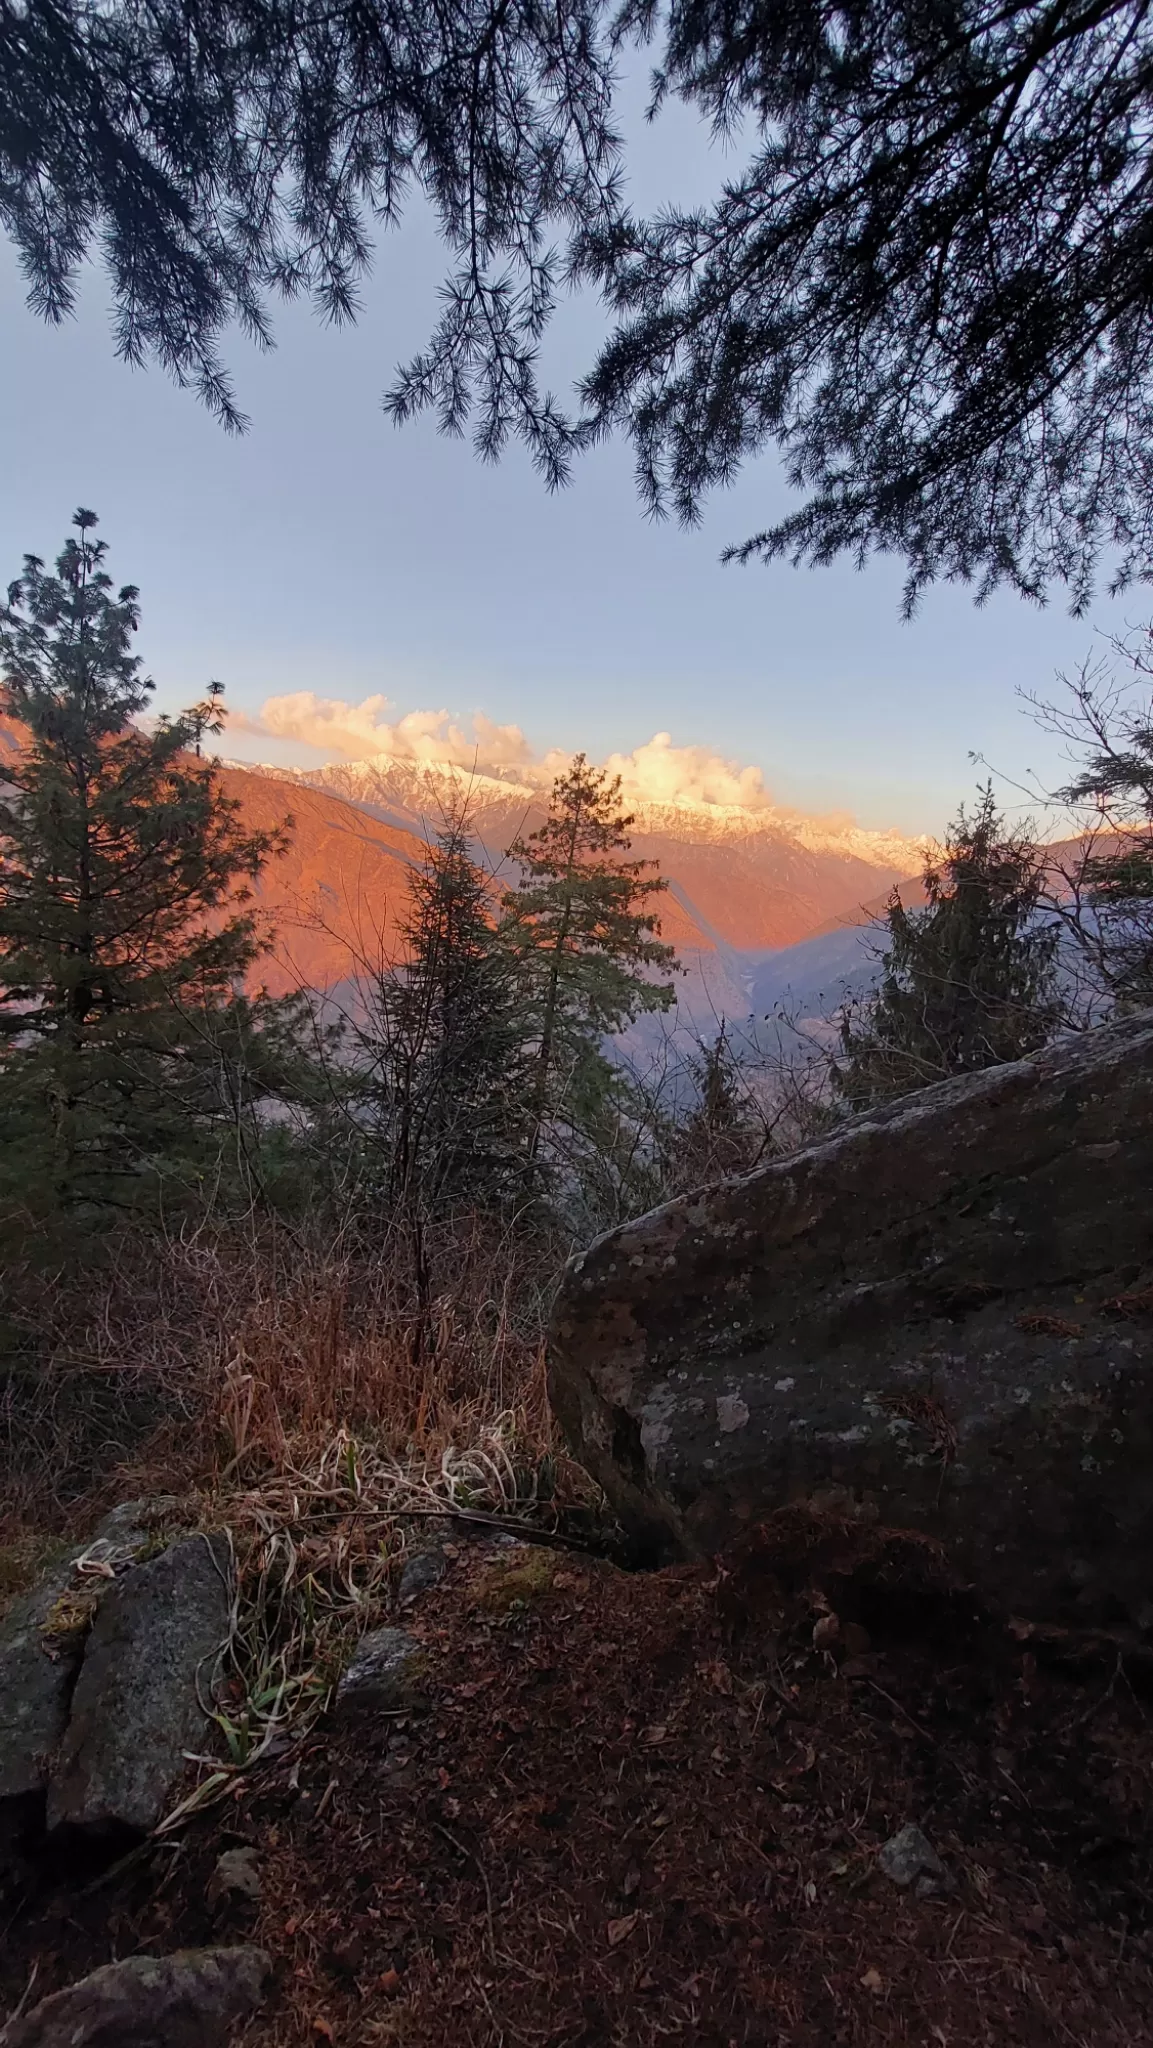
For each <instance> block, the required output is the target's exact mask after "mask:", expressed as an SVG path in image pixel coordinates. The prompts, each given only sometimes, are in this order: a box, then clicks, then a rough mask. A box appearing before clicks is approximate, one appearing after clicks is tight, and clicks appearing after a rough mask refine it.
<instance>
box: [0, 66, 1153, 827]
mask: <svg viewBox="0 0 1153 2048" xmlns="http://www.w3.org/2000/svg"><path fill="white" fill-rule="evenodd" d="M634 101H635V95H634ZM723 165H724V159H723V157H722V156H721V154H720V152H719V151H718V150H717V149H715V148H714V147H713V146H712V145H710V144H709V143H708V141H707V138H706V137H704V136H703V134H701V132H700V131H698V130H697V129H696V127H695V125H694V124H693V123H691V122H690V121H689V120H688V117H687V116H686V115H684V114H683V113H682V112H677V111H676V110H674V112H673V114H672V115H671V116H670V117H668V118H667V119H665V120H662V122H661V123H658V124H657V126H656V127H655V128H654V129H652V130H649V131H647V132H646V133H645V134H644V135H643V136H642V137H640V142H639V155H638V156H636V157H635V158H634V180H635V183H634V190H635V193H636V197H637V200H638V202H639V203H644V202H645V200H646V199H651V198H660V197H667V196H668V195H669V192H670V191H674V190H675V192H676V196H678V197H689V196H694V194H696V193H699V192H702V191H704V190H707V189H708V188H709V186H710V185H712V184H715V182H716V181H717V180H718V178H719V177H720V176H721V175H722V171H723ZM441 272H442V259H441V251H440V249H439V247H438V245H437V243H436V241H435V237H434V235H433V233H432V231H431V228H430V227H429V225H428V224H427V223H426V221H425V220H424V219H423V217H422V216H421V215H420V214H419V212H418V213H417V214H416V215H415V216H414V218H413V219H412V221H411V222H410V223H409V224H408V225H407V226H406V227H405V228H404V229H403V230H402V231H401V232H400V234H399V235H394V236H392V237H390V238H389V239H388V240H386V241H385V242H384V243H383V245H382V246H381V248H380V250H379V251H378V257H377V264H376V269H375V274H374V276H373V278H372V279H371V280H370V281H369V283H368V285H367V287H366V289H365V293H364V310H363V314H362V317H361V319H360V322H359V324H358V325H357V326H356V327H355V328H351V329H344V330H339V331H333V330H331V329H326V328H324V327H323V326H321V325H320V324H319V323H318V322H317V321H316V320H315V319H314V318H313V316H312V315H311V313H310V312H309V310H308V309H307V308H306V307H304V306H299V305H298V306H294V307H290V308H287V309H282V310H281V309H278V311H277V314H276V332H277V339H278V347H277V348H276V350H275V351H274V352H273V353H272V354H270V355H266V356H263V357H261V356H259V355H258V354H257V353H256V352H255V351H254V350H253V349H252V348H251V347H250V346H249V345H248V344H247V343H246V342H245V341H244V340H243V339H242V338H240V337H237V338H235V339H234V340H232V341H231V342H230V344H229V347H228V350H227V353H228V357H229V361H230V363H231V366H232V368H233V372H234V377H235V382H236V385H237V391H238V396H239V399H240V401H241V403H242V405H243V407H244V409H245V410H246V411H247V412H248V413H249V415H250V417H251V421H252V424H251V428H250V431H249V432H248V434H247V435H246V436H245V437H243V438H242V439H239V440H237V439H231V438H229V437H228V436H226V435H225V434H224V433H223V432H222V430H221V429H220V427H219V426H218V425H217V424H216V423H215V422H214V421H213V420H212V419H211V418H210V417H209V415H208V414H207V413H206V412H205V411H204V410H203V408H202V407H201V406H200V404H199V403H198V401H197V400H196V398H195V397H194V396H193V395H192V394H191V393H188V392H181V391H178V390H177V389H175V388H174V387H173V386H172V384H171V383H170V382H169V381H168V380H167V379H166V377H165V376H164V374H163V373H162V372H161V371H159V370H156V369H149V370H144V371H139V370H129V369H127V368H126V367H124V366H123V365H122V364H121V363H119V362H117V361H116V360H115V358H114V355H113V352H112V346H111V342H110V339H109V316H108V310H107V303H106V301H107V294H106V291H105V288H104V284H103V279H102V278H101V276H100V275H99V273H98V272H93V273H91V274H90V276H89V277H88V279H87V280H86V284H85V289H84V292H83V295H82V303H81V307H80V311H79V314H78V317H77V318H76V319H75V320H73V321H71V322H69V323H68V324H67V325H65V326H64V327H63V328H61V329H57V330H51V329H46V328H45V327H44V326H43V325H42V324H41V323H40V322H39V321H38V320H37V319H36V318H35V317H34V316H33V315H31V314H30V313H28V312H27V311H26V310H25V309H24V306H23V285H22V282H21V279H20V277H19V274H18V271H17V267H16V264H15V260H14V258H13V256H12V253H11V251H10V250H8V249H7V248H6V247H5V246H3V245H0V312H2V315H3V322H2V326H0V448H2V449H3V462H4V471H3V488H2V490H0V580H3V581H5V582H6V581H7V580H8V579H9V578H10V577H11V576H13V575H15V574H16V573H17V571H18V569H19V565H20V558H21V555H22V554H23V552H24V551H25V550H27V549H31V550H33V551H34V552H37V553H39V554H42V555H46V556H49V557H50V556H52V555H54V554H55V553H56V551H57V550H58V548H59V545H60V543H61V541H62V540H63V538H64V537H65V534H66V532H67V529H68V522H69V519H70V516H71V513H72V511H73V509H74V508H75V506H76V505H77V504H79V503H83V504H87V505H90V506H92V507H93V508H95V510H96V511H97V512H98V513H99V514H100V518H101V530H102V532H103V534H104V536H105V537H106V539H107V540H108V541H109V543H110V546H111V560H110V564H109V566H110V568H111V570H112V573H113V575H114V576H115V577H116V578H117V579H118V580H127V581H132V582H135V583H137V584H139V585H140V588H141V594H142V605H143V624H142V631H141V636H140V651H141V652H142V653H143V655H144V656H145V659H146V661H147V663H148V666H149V668H150V669H151V672H152V673H153V675H154V677H155V679H156V683H157V702H158V704H159V705H160V706H161V707H162V708H163V707H172V708H174V707H176V706H177V705H179V704H181V703H182V702H185V701H187V700H188V699H189V698H190V697H192V696H193V695H195V694H197V693H199V691H200V690H201V689H202V687H203V685H204V683H205V682H206V681H207V679H208V678H209V677H210V676H219V677H220V678H221V679H222V680H223V681H224V683H225V684H226V686H227V689H228V696H229V701H230V702H231V703H232V705H234V706H235V707H236V708H237V709H238V710H240V711H242V712H244V713H245V714H247V715H248V716H249V717H250V718H255V717H256V716H257V714H258V713H259V709H260V706H261V705H262V703H263V702H264V700H265V699H266V698H268V697H269V696H277V695H284V694H291V693H294V692H299V691H311V692H314V693H315V694H316V695H317V696H319V697H334V698H339V699H342V700H344V701H345V702H348V703H357V702H359V701H360V700H361V699H363V698H365V697H368V696H375V695H384V696H386V697H387V698H388V699H389V700H390V702H391V705H392V706H394V707H395V709H394V710H390V711H389V712H388V713H387V714H385V715H386V716H388V717H390V718H391V717H394V716H400V715H403V714H404V713H408V712H412V711H414V710H426V709H435V710H440V709H443V710H446V711H448V712H449V713H450V714H451V715H452V716H453V717H454V718H455V719H457V720H458V721H465V720H467V719H468V718H469V717H470V716H471V715H472V714H474V713H476V712H478V711H479V712H481V713H483V714H485V715H486V716H487V717H489V718H491V719H493V720H496V721H497V722H498V723H501V724H504V723H515V724H516V725H518V726H519V727H521V728H522V729H523V731H524V733H525V735H526V738H527V740H528V742H529V743H530V745H531V746H532V747H533V748H535V749H538V750H540V751H544V750H546V749H548V748H552V747H559V748H564V749H574V748H577V747H583V748H585V749H586V750H587V751H588V752H589V753H590V754H592V755H593V756H595V757H598V758H603V757H604V756H605V755H607V754H609V753H610V752H616V751H621V752H625V753H628V752H630V751H631V750H632V749H634V748H636V747H637V746H640V745H642V744H643V743H644V742H646V741H648V740H649V739H650V738H651V736H652V735H653V734H654V733H656V732H658V731H668V732H670V733H671V734H672V737H673V742H674V744H675V745H677V746H681V745H688V744H696V745H700V746H703V747H706V748H708V749H710V750H714V751H715V752H717V753H718V754H720V755H722V756H725V757H728V758H731V759H733V760H735V761H737V762H738V763H740V764H741V765H745V764H755V765H756V766H758V767H759V768H760V769H762V770H763V773H764V777H765V781H766V783H767V784H768V786H769V788H770V790H771V791H772V792H773V793H774V794H775V795H776V796H777V797H779V798H780V800H781V801H783V802H786V803H789V804H794V805H797V806H799V807H801V808H804V809H807V810H814V811H825V810H833V809H838V810H842V809H847V810H851V811H853V812H855V814H856V815H857V816H858V817H859V818H860V819H861V820H862V822H864V823H866V824H871V825H888V824H893V825H897V826H899V827H902V828H903V829H905V830H908V831H925V830H928V831H932V830H936V829H939V828H940V826H941V825H942V824H943V822H944V820H945V818H946V817H947V816H948V815H949V814H950V813H951V812H952V811H953V809H954V808H955V806H956V803H957V801H958V799H959V798H960V797H962V796H964V795H966V794H968V793H969V792H970V791H971V790H972V788H973V785H974V781H975V771H974V769H973V768H972V766H971V764H970V762H969V760H968V751H969V749H970V748H975V749H979V750H981V751H983V752H984V753H985V754H986V755H988V756H989V757H990V758H991V759H992V760H994V761H995V762H996V763H997V764H998V765H999V766H1001V767H1003V768H1004V769H1005V770H1006V771H1008V772H1009V773H1011V774H1014V775H1020V774H1022V773H1023V771H1024V770H1025V769H1026V768H1027V767H1029V766H1033V767H1035V768H1038V769H1039V770H1040V772H1041V773H1042V774H1044V773H1045V772H1046V771H1047V770H1049V771H1050V772H1051V771H1053V769H1054V768H1055V767H1056V765H1057V764H1056V763H1055V762H1054V756H1053V752H1052V746H1051V743H1047V742H1045V741H1044V740H1043V739H1042V737H1041V735H1039V734H1038V733H1037V732H1036V730H1035V728H1034V727H1033V726H1032V725H1031V723H1030V722H1029V721H1028V720H1027V719H1026V718H1025V717H1024V716H1023V715H1022V712H1021V710H1020V707H1019V704H1018V702H1017V699H1016V696H1015V690H1016V688H1017V687H1018V686H1019V687H1022V688H1025V689H1039V690H1041V691H1042V692H1047V691H1049V690H1050V689H1051V688H1052V685H1053V677H1054V672H1055V671H1056V670H1057V669H1059V668H1062V667H1064V668H1070V667H1073V666H1075V665H1076V664H1077V663H1078V662H1079V660H1080V659H1081V658H1082V657H1083V656H1084V655H1085V654H1086V653H1088V652H1089V651H1091V650H1092V648H1093V646H1094V628H1095V627H1096V628H1097V629H1110V628H1113V629H1116V628H1118V627H1122V626H1123V625H1124V624H1125V623H1126V621H1132V622H1134V623H1135V622H1137V621H1138V620H1140V619H1141V618H1143V617H1144V616H1145V613H1146V610H1147V609H1149V608H1150V607H1147V606H1145V605H1144V604H1143V599H1142V594H1141V593H1140V592H1137V593H1131V594H1130V595H1129V597H1128V599H1127V600H1126V601H1125V603H1124V605H1120V606H1119V605H1113V604H1110V603H1108V602H1106V601H1102V602H1101V603H1100V604H1099V605H1098V607H1097V608H1096V611H1095V614H1094V616H1093V617H1092V618H1091V619H1088V620H1081V621H1076V620H1071V619H1069V618H1068V616H1067V615H1066V614H1065V613H1064V612H1063V611H1062V609H1061V607H1060V602H1059V600H1058V601H1057V602H1055V603H1054V604H1053V605H1052V606H1051V607H1050V608H1049V609H1047V610H1045V611H1039V610H1037V609H1036V608H1035V607H1033V606H1030V605H1026V604H1025V603H1023V602H1022V601H1021V600H1020V599H1018V598H1015V597H1012V596H1009V595H1001V596H999V597H997V598H995V599H994V600H993V601H992V602H991V603H990V604H989V605H987V606H986V607H985V608H984V609H982V610H977V609H976V608H975V607H974V605H973V603H972V600H971V598H970V597H969V596H967V595H966V593H965V592H964V591H963V590H959V589H947V588H946V589H941V590H937V591H932V592H930V593H929V594H928V596H927V597H926V599H925V601H924V604H923V606H922V608H921V611H920V613H919V614H918V617H917V618H916V620H915V621H914V622H913V623H912V624H909V625H905V624H902V622H901V620H900V618H899V616H898V603H899V596H900V587H901V582H902V570H901V567H900V565H899V564H897V563H879V564H876V565H874V566H872V567H870V568H869V569H868V570H867V571H866V572H865V573H864V574H858V573H857V572H856V571H855V570H853V568H852V567H851V566H849V565H848V564H839V565H838V566H836V567H834V568H833V569H829V570H817V571H808V570H802V571H798V570H794V569H791V568H789V567H788V566H787V565H784V564H778V565H775V566H774V567H773V568H771V569H763V568H759V567H750V568H738V567H735V566H733V567H728V568H726V567H722V566H721V564H720V562H719V560H718V556H719V553H720V550H721V548H722V546H723V545H724V543H725V542H726V541H729V540H732V539H740V538H742V537H743V536H744V535H745V534H746V533H747V532H749V531H752V530H755V529H756V528H758V527H759V526H761V525H763V524H764V523H766V521H767V520H768V519H769V518H770V517H771V516H772V515H773V514H774V513H775V511H776V510H777V509H778V508H779V507H780V506H781V505H782V504H783V503H784V502H785V491H784V486H783V484H782V483H781V481H780V479H779V476H778V474H777V469H776V464H775V462H774V461H773V460H772V459H766V460H762V461H761V462H759V463H758V464H756V465H755V466H754V467H753V468H752V469H750V470H749V471H748V472H747V473H746V474H745V476H744V477H743V478H742V479H741V481H740V482H739V484H738V485H737V487H736V488H735V489H734V490H732V491H731V492H729V493H727V494H724V495H722V496H720V497H718V498H717V499H716V500H715V501H714V502H713V504H712V505H711V507H710V508H709V512H708V515H707V517H706V519H705V522H704V525H703V526H702V527H701V528H698V529H697V530H695V531H693V532H683V531H681V530H679V529H678V528H677V527H675V526H673V525H668V524H664V525H653V524H650V523H648V522H647V521H646V520H645V519H644V517H643V516H642V514H641V512H640V510H639V508H638V505H637V501H636V496H635V492H634V488H633V481H632V472H631V459H630V455H629V451H628V449H627V447H625V446H623V445H618V446H615V447H609V448H605V449H602V450H600V451H598V452H597V453H595V454H594V455H593V456H592V457H590V458H589V459H588V460H587V461H586V462H585V463H584V464H583V466H581V467H580V468H579V469H578V472H577V475H576V479H575V482H574V484H573V485H572V486H571V487H570V488H569V489H568V490H567V491H565V492H563V493H561V494H560V495H558V496H556V497H549V496H548V495H547V494H546V492H545V491H544V489H543V487H542V485H541V484H540V482H539V480H538V479H537V478H536V477H535V475H534V474H533V472H532V470H531V468H530V466H529V464H528V462H527V461H526V459H525V458H524V456H523V455H522V454H521V453H520V452H519V451H518V450H513V451H510V453H509V455H508V457H507V458H506V460H505V461H504V462H503V463H502V464H501V465H500V466H499V467H496V468H487V467H483V466H482V465H480V464H479V463H478V462H477V461H476V459H475V458H474V456H473V454H472V451H471V448H470V447H469V445H468V443H467V442H454V441H446V440H443V439H440V438H438V436H437V434H436V432H435V430H434V428H433V426H432V425H431V423H430V422H429V421H427V420H424V421H418V422H416V423H415V424H413V425H410V426H408V427H406V428H403V429H399V430H398V429H396V428H394V427H393V426H391V425H390V424H389V422H388V421H387V420H386V419H385V417H384V415H383V412H382V410H381V406H380V398H381V393H382V391H383V390H384V388H385V387H386V385H387V384H388V383H389V382H390V380H391V376H392V373H393V370H394V367H395V365H396V364H397V362H398V361H400V360H401V359H402V358H404V357H406V356H407V355H408V354H410V353H411V352H412V351H413V350H414V349H415V348H416V347H418V346H419V345H420V344H421V342H422V341H423V340H424V339H425V337H426V335H427V333H428V331H429V329H430V328H431V326H432V324H433V320H434V318H435V312H436V290H437V285H438V282H439V279H440V276H441ZM598 329H599V320H598V315H597V309H596V308H595V306H590V305H588V304H585V303H581V304H577V305H574V306H572V307H570V308H568V309H566V311H565V314H564V317H563V319H562V321H561V323H560V324H559V327H558V330H557V332H556V334H555V335H554V336H553V338H552V340H551V341H550V358H549V360H550V365H551V369H552V376H553V380H554V381H555V383H556V384H557V386H558V388H560V389H562V390H563V389H564V386H565V381H566V379H567V378H571V375H572V374H573V373H574V372H575V371H576V370H577V369H578V368H580V367H581V366H582V364H583V363H585V362H586V361H587V360H588V358H589V356H590V355H591V351H592V346H593V343H594V341H595V338H596V335H597V332H598ZM230 751H232V752H235V753H243V754H246V755H248V756H249V757H250V758H264V759H279V760H282V761H289V760H297V761H301V762H315V761H317V760H319V759H320V758H321V754H320V753H318V752H317V751H316V750H315V749H309V748H307V747H305V746H304V745H303V744H302V743H300V742H299V741H297V742H290V741H286V740H281V741H267V740H261V739H260V738H258V737H249V736H237V737H236V738H235V740H234V741H233V742H232V743H231V744H230Z"/></svg>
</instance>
